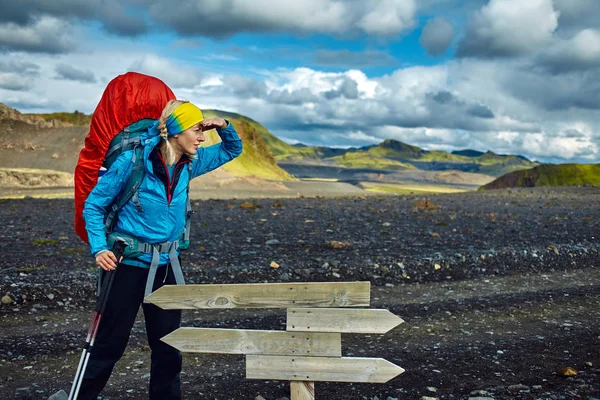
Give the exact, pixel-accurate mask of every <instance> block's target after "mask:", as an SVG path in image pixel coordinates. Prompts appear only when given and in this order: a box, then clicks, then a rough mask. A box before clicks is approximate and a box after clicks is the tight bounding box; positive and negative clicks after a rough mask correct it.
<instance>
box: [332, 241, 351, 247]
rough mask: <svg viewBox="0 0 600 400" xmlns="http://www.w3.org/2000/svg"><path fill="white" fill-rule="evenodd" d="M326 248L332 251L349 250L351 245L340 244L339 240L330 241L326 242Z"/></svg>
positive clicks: (348, 243)
mask: <svg viewBox="0 0 600 400" xmlns="http://www.w3.org/2000/svg"><path fill="white" fill-rule="evenodd" d="M327 246H328V247H330V248H332V249H349V248H351V247H352V243H351V242H348V241H346V242H341V241H339V240H330V241H329V242H327Z"/></svg>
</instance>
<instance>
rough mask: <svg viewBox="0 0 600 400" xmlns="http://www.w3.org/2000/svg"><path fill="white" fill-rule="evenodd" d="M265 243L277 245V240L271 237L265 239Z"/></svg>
mask: <svg viewBox="0 0 600 400" xmlns="http://www.w3.org/2000/svg"><path fill="white" fill-rule="evenodd" d="M265 244H266V245H268V246H274V245H278V244H279V240H277V239H271V240H267V241H266V242H265Z"/></svg>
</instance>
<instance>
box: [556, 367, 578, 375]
mask: <svg viewBox="0 0 600 400" xmlns="http://www.w3.org/2000/svg"><path fill="white" fill-rule="evenodd" d="M577 373H578V372H577V370H575V369H574V368H571V367H566V368H561V369H559V370H558V372H557V373H556V374H557V375H558V376H565V377H568V376H577Z"/></svg>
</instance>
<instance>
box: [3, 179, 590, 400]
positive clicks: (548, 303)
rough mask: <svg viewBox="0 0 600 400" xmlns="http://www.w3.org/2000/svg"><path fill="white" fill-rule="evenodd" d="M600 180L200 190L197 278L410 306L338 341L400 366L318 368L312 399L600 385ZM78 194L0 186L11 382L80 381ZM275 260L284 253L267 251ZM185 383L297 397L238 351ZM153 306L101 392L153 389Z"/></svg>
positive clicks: (243, 317)
mask: <svg viewBox="0 0 600 400" xmlns="http://www.w3.org/2000/svg"><path fill="white" fill-rule="evenodd" d="M599 195H600V189H597V188H569V189H560V188H559V189H547V188H544V189H520V190H503V191H489V192H468V193H460V194H444V195H431V196H429V197H428V198H423V197H421V196H410V195H406V196H369V197H348V196H346V197H328V198H323V197H321V198H295V199H284V198H279V199H246V200H242V199H240V200H231V199H229V200H227V199H225V200H196V201H194V202H193V203H194V208H195V210H196V214H195V215H194V220H193V232H192V235H193V245H192V247H191V248H190V249H189V250H188V251H187V252H186V253H184V254H183V263H184V266H185V273H186V278H187V281H188V283H217V282H218V283H240V282H288V281H289V282H301V281H353V280H368V281H370V282H371V283H372V292H371V299H372V301H371V306H372V308H387V309H389V310H391V311H392V312H393V313H394V314H397V315H399V316H400V317H402V318H403V319H404V320H405V323H404V324H402V325H400V326H399V327H397V328H395V329H394V330H392V331H390V332H388V333H387V334H385V335H343V339H342V340H343V354H344V355H345V356H355V357H382V358H385V359H387V360H389V361H391V362H393V363H394V364H397V365H399V366H401V367H403V368H404V369H406V372H405V373H404V374H402V375H400V376H398V377H397V378H395V379H393V380H392V381H390V382H388V383H387V384H383V385H375V384H374V385H367V384H350V383H321V382H317V383H316V385H315V390H316V398H317V399H366V400H374V399H379V400H393V399H435V398H437V399H473V400H475V399H477V400H483V399H486V400H489V399H552V400H558V399H586V400H594V399H598V398H600V296H599V290H600V270H598V268H597V266H598V264H599V262H600V255H599V253H598V251H599V250H600V245H599V243H598V237H599V235H600V197H599ZM72 210H73V204H72V200H67V199H64V200H48V199H30V198H29V199H28V198H26V199H23V200H2V201H1V207H0V224H1V226H2V227H3V230H2V232H1V233H0V235H1V236H2V241H1V243H0V246H1V249H2V257H1V258H0V297H2V304H1V305H0V327H1V329H0V398H7V399H12V398H14V399H47V398H48V396H50V395H51V394H53V393H54V392H56V391H58V390H59V389H64V390H67V391H68V390H69V388H70V382H71V380H72V378H73V374H74V372H75V369H76V365H77V362H78V359H79V355H80V347H81V345H82V344H83V342H84V340H85V333H86V331H87V327H88V326H89V322H90V318H91V314H92V310H93V306H94V291H95V277H96V268H95V266H94V262H93V260H92V258H91V256H90V255H89V254H88V249H87V246H85V245H84V244H83V243H82V242H81V241H80V240H79V239H78V238H77V237H76V235H75V233H74V232H73V229H72V220H73V216H72ZM273 263H276V265H277V266H278V268H274V267H273V266H274V265H275V264H273ZM183 319H184V322H183V324H182V325H183V326H202V327H221V328H248V329H284V323H285V311H284V310H264V311H260V310H259V311H256V310H219V311H216V310H215V311H212V310H211V311H185V312H184V314H183ZM183 371H184V374H183V375H182V382H183V384H182V388H183V392H184V394H185V397H186V398H198V399H261V398H264V399H266V400H275V399H283V398H286V397H287V398H289V396H290V394H289V383H288V382H283V381H249V380H245V378H244V377H245V371H244V361H243V357H242V356H229V355H202V354H186V355H184V367H183ZM148 372H149V351H148V347H147V344H146V341H145V333H144V324H143V320H142V319H141V317H140V319H139V320H138V322H137V323H136V325H135V326H134V331H133V334H132V337H131V340H130V342H129V347H128V349H127V351H126V354H125V355H124V357H123V359H122V360H121V361H120V363H119V364H118V365H117V368H116V369H115V371H114V373H113V376H112V377H111V380H110V382H109V385H108V386H107V387H106V389H105V391H104V393H103V396H104V397H103V398H105V399H144V398H147V382H148V379H149V374H148Z"/></svg>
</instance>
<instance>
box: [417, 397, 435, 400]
mask: <svg viewBox="0 0 600 400" xmlns="http://www.w3.org/2000/svg"><path fill="white" fill-rule="evenodd" d="M421 400H439V398H437V397H429V396H423V397H421Z"/></svg>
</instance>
